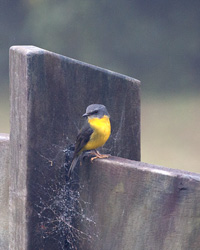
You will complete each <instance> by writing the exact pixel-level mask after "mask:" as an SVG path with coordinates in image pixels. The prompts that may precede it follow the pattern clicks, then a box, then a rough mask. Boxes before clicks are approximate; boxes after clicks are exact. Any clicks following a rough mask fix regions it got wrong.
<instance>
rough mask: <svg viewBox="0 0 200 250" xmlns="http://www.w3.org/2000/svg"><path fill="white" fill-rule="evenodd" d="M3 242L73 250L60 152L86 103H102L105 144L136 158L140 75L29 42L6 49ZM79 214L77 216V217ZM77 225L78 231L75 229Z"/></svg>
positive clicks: (70, 202)
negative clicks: (107, 125) (6, 231)
mask: <svg viewBox="0 0 200 250" xmlns="http://www.w3.org/2000/svg"><path fill="white" fill-rule="evenodd" d="M10 86H11V133H10V150H11V161H10V163H11V168H10V179H11V180H12V181H11V183H10V249H20V250H23V249H48V250H51V249H53V250H55V249H80V248H79V242H82V240H83V238H84V237H86V236H84V232H82V231H80V230H79V228H74V224H73V223H74V221H73V220H74V218H72V216H71V214H70V213H73V208H74V207H75V206H79V205H80V203H79V202H78V201H77V200H76V199H75V198H76V197H77V196H78V195H79V190H75V191H74V192H75V193H73V191H71V189H70V192H72V193H73V195H74V196H73V199H70V195H72V194H71V193H70V192H69V189H68V187H69V185H70V184H69V183H67V181H66V171H65V168H64V153H63V150H64V149H65V148H66V146H68V145H70V144H71V143H73V142H74V140H75V138H76V134H77V131H78V128H80V126H81V122H82V119H81V115H82V114H83V113H84V112H85V108H86V107H87V106H88V105H89V104H91V103H102V104H104V105H106V107H107V108H108V110H109V112H110V115H111V123H112V136H111V138H110V140H109V141H108V143H107V144H106V148H105V151H106V152H107V153H111V154H113V155H116V156H121V157H125V158H129V159H135V160H140V96H139V88H140V83H139V81H137V80H135V79H133V78H130V77H126V76H123V75H120V74H117V73H114V72H111V71H108V70H104V69H101V68H98V67H95V66H91V65H88V64H84V63H82V62H79V61H76V60H73V59H70V58H67V57H64V56H61V55H57V54H54V53H51V52H48V51H45V50H42V49H39V48H36V47H32V46H15V47H12V48H11V49H10ZM82 218H83V217H82ZM78 231H80V234H79V233H78ZM86 238H87V237H86Z"/></svg>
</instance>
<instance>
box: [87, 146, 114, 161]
mask: <svg viewBox="0 0 200 250" xmlns="http://www.w3.org/2000/svg"><path fill="white" fill-rule="evenodd" d="M94 153H95V156H94V157H92V158H91V162H93V161H94V160H95V159H97V158H99V159H103V158H108V157H109V156H110V155H106V154H100V153H99V152H98V151H97V150H96V149H94Z"/></svg>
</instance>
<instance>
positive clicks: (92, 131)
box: [68, 104, 111, 175]
mask: <svg viewBox="0 0 200 250" xmlns="http://www.w3.org/2000/svg"><path fill="white" fill-rule="evenodd" d="M82 116H83V117H86V118H87V120H86V122H85V124H84V126H83V127H82V128H81V130H80V132H79V133H78V135H77V138H76V142H75V150H74V155H73V158H72V163H71V166H70V168H69V172H68V175H70V173H72V172H73V170H74V168H75V166H76V164H77V162H78V159H79V156H80V155H81V153H82V152H84V151H89V150H93V155H95V156H94V157H92V158H91V161H93V160H94V159H96V158H108V157H109V156H110V155H104V154H100V153H99V152H98V151H97V150H96V149H97V148H99V147H102V146H103V145H104V144H105V143H106V141H107V140H108V138H109V137H110V134H111V124H110V115H109V113H108V111H107V109H106V107H105V106H104V105H102V104H91V105H89V106H88V107H87V108H86V113H85V114H83V115H82Z"/></svg>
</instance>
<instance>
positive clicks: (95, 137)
mask: <svg viewBox="0 0 200 250" xmlns="http://www.w3.org/2000/svg"><path fill="white" fill-rule="evenodd" d="M88 122H89V124H90V126H91V128H93V130H94V132H93V133H92V135H91V136H90V140H89V142H88V143H87V144H86V145H85V147H84V148H83V150H92V149H96V148H99V147H102V146H103V145H104V144H105V143H106V141H107V140H108V138H109V136H110V132H111V126H110V119H109V117H108V116H106V115H104V116H103V117H102V118H100V119H99V118H88Z"/></svg>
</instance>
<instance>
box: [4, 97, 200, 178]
mask: <svg viewBox="0 0 200 250" xmlns="http://www.w3.org/2000/svg"><path fill="white" fill-rule="evenodd" d="M199 107H200V98H199V97H198V96H197V95H194V94H193V95H176V96H166V97H160V96H158V97H155V96H153V97H152V96H150V97H149V96H148V97H145V96H143V97H142V117H141V122H142V128H141V131H142V137H141V146H142V147H141V151H142V161H144V162H148V163H152V164H155V165H162V166H165V167H170V168H176V169H183V170H187V171H191V172H197V173H200V163H199V161H200V154H199V149H200V115H199V113H200V112H199V109H200V108H199ZM0 132H1V133H9V100H8V94H7V95H1V96H0Z"/></svg>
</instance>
